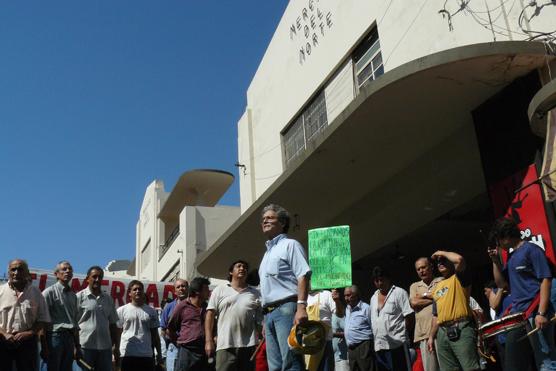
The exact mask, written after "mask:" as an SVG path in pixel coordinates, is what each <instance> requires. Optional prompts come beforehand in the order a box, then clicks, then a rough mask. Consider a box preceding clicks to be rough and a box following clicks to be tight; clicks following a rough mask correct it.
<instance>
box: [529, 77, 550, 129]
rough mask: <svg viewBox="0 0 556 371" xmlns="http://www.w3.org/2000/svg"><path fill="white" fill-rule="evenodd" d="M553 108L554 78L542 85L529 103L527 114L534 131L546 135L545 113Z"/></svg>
mask: <svg viewBox="0 0 556 371" xmlns="http://www.w3.org/2000/svg"><path fill="white" fill-rule="evenodd" d="M554 108H556V80H552V81H550V82H549V83H548V84H546V85H544V86H543V87H542V88H541V89H540V90H539V91H538V92H537V94H535V96H534V97H533V99H531V103H530V104H529V109H528V110H527V114H528V115H529V122H531V128H532V129H533V131H534V132H535V133H539V134H543V135H546V127H545V126H546V113H547V112H548V111H550V110H552V109H554Z"/></svg>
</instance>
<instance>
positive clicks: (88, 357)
mask: <svg viewBox="0 0 556 371" xmlns="http://www.w3.org/2000/svg"><path fill="white" fill-rule="evenodd" d="M82 351H83V359H84V360H85V362H87V363H88V364H89V366H92V367H93V368H94V369H95V371H112V349H102V350H96V349H82Z"/></svg>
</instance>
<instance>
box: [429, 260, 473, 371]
mask: <svg viewBox="0 0 556 371" xmlns="http://www.w3.org/2000/svg"><path fill="white" fill-rule="evenodd" d="M431 258H432V259H433V260H434V261H436V265H437V267H438V272H439V273H440V274H441V275H442V278H444V279H443V280H442V281H440V282H438V283H437V284H436V286H435V287H434V289H433V292H432V297H433V300H434V303H433V308H432V315H433V317H432V329H431V334H430V337H429V340H428V342H427V346H428V351H429V352H432V351H433V350H434V347H435V345H434V341H435V339H436V354H437V355H438V362H439V364H440V369H441V370H460V369H461V370H465V371H471V370H478V369H479V356H478V354H477V351H476V343H475V327H474V326H475V323H474V321H473V311H472V310H471V307H470V306H469V295H470V291H471V277H470V274H469V272H467V271H466V270H465V260H464V259H463V257H462V256H461V255H459V254H457V253H455V252H451V251H437V252H435V253H434V254H433V255H432V257H431Z"/></svg>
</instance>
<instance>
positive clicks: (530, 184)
mask: <svg viewBox="0 0 556 371" xmlns="http://www.w3.org/2000/svg"><path fill="white" fill-rule="evenodd" d="M538 177H539V175H538V173H537V169H536V167H535V165H534V164H533V165H530V166H529V167H528V168H527V169H524V170H522V171H519V172H517V173H516V174H514V175H512V176H510V177H508V178H506V179H503V180H502V181H500V182H498V183H494V184H492V185H490V186H489V193H490V199H491V201H492V206H493V209H494V215H495V217H496V218H499V217H501V216H507V217H510V218H512V219H514V220H515V221H516V222H517V224H518V226H519V229H520V231H521V239H524V240H528V241H530V242H532V243H534V244H536V245H539V246H540V247H541V248H542V249H543V250H544V251H545V253H546V257H547V258H548V260H549V261H550V262H551V263H552V264H553V265H556V256H555V255H554V248H553V246H552V237H551V236H550V229H549V227H548V220H547V219H546V209H545V206H544V200H543V197H542V191H541V187H540V185H539V183H538V182H537V179H538ZM519 189H521V190H520V191H519V192H517V193H515V192H516V191H517V190H519ZM503 254H504V256H503V257H504V261H506V253H505V252H503Z"/></svg>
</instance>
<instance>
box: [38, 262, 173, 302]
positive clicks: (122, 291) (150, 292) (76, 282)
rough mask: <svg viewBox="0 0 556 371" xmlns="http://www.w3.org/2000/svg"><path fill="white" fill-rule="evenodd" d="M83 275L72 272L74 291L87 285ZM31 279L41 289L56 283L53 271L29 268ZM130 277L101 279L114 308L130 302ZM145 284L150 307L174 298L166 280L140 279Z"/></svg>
mask: <svg viewBox="0 0 556 371" xmlns="http://www.w3.org/2000/svg"><path fill="white" fill-rule="evenodd" d="M85 278H86V277H85V276H84V275H79V274H74V275H73V279H72V280H71V288H72V290H73V291H74V292H76V293H77V292H79V291H81V290H83V289H85V288H86V287H87V281H86V279H85ZM31 279H32V280H33V285H34V286H36V287H38V288H39V289H40V290H41V291H43V290H44V289H45V288H47V287H48V286H50V285H53V284H54V283H56V277H55V276H54V274H53V273H49V272H47V271H41V270H35V269H31ZM130 282H131V279H127V278H116V277H107V278H105V279H104V280H102V283H101V288H102V291H103V292H105V293H107V294H108V295H110V296H111V297H112V299H114V304H116V308H117V307H119V306H122V305H124V304H127V303H129V302H130V299H129V296H128V295H127V294H126V293H127V286H128V285H129V283H130ZM142 282H143V284H144V285H145V294H146V295H147V304H149V305H150V306H152V307H155V308H160V301H161V300H166V302H168V301H171V300H172V299H173V298H174V285H173V284H171V283H167V282H152V281H142Z"/></svg>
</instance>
